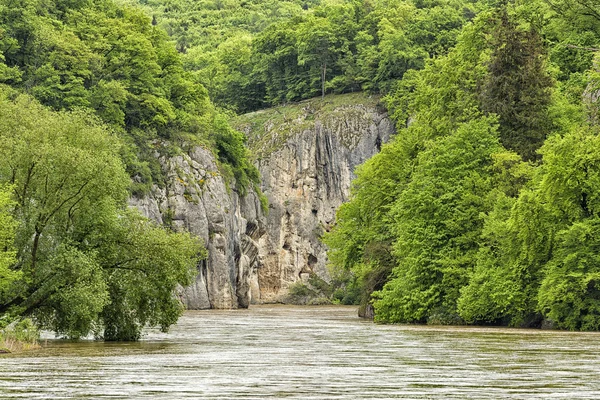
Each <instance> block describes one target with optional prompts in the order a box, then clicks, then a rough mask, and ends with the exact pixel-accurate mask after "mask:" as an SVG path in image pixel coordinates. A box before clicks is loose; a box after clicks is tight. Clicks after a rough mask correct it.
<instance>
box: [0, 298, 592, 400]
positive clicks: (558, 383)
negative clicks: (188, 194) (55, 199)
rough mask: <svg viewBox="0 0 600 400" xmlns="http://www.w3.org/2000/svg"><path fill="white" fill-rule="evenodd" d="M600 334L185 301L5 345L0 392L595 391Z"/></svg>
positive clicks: (113, 395)
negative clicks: (378, 320)
mask: <svg viewBox="0 0 600 400" xmlns="http://www.w3.org/2000/svg"><path fill="white" fill-rule="evenodd" d="M599 339H600V334H596V333H591V334H590V333H587V334H586V333H569V332H548V331H523V330H509V329H491V328H462V327H461V328H456V327H454V328H452V327H420V326H390V325H384V326H382V325H374V324H372V323H370V322H366V321H362V320H360V319H358V318H357V317H356V309H355V308H351V307H304V308H302V307H288V306H254V307H252V308H251V309H250V310H233V311H216V310H211V311H190V312H187V313H186V314H185V316H184V317H182V318H181V320H180V322H179V323H178V324H177V326H175V327H173V329H172V330H171V332H170V333H169V334H162V333H159V332H155V331H151V332H148V334H147V336H145V338H144V340H143V341H141V342H139V343H97V342H78V343H70V342H62V341H53V340H50V341H48V342H47V344H46V345H45V346H44V348H43V349H42V350H41V351H36V352H31V353H26V354H20V355H8V356H0V398H2V399H5V398H7V399H13V398H23V399H40V398H65V399H67V398H93V399H107V398H110V399H138V398H140V399H149V398H154V399H164V398H170V399H171V398H172V399H180V398H195V399H197V398H203V399H204V398H220V399H229V398H247V399H250V398H252V399H261V398H269V397H270V398H283V397H286V398H302V399H305V398H315V399H317V398H319V399H320V398H347V399H357V398H381V399H384V398H405V399H432V398H435V399H524V398H562V399H574V398H577V399H598V398H600V380H599V379H598V378H599V377H600V348H599V347H598V342H599Z"/></svg>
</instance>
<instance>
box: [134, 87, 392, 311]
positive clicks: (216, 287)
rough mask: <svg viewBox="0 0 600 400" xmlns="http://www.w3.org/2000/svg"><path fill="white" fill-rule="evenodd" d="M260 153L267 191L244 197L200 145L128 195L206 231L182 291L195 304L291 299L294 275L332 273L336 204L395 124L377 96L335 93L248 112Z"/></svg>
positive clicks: (155, 214) (176, 222)
mask: <svg viewBox="0 0 600 400" xmlns="http://www.w3.org/2000/svg"><path fill="white" fill-rule="evenodd" d="M237 127H238V128H239V129H242V130H244V131H245V132H246V134H247V136H248V138H249V145H250V146H251V148H252V150H253V152H254V154H255V155H256V156H257V159H256V164H257V166H258V167H259V170H260V173H261V176H262V185H261V186H262V191H263V192H264V194H266V196H267V197H268V200H269V212H268V214H267V215H264V213H263V211H262V209H261V205H260V201H259V197H258V195H257V194H256V193H254V192H252V191H250V192H249V194H248V195H246V196H244V197H241V196H239V195H238V193H237V192H236V191H235V190H232V189H231V188H230V187H229V186H228V184H227V182H226V180H225V179H224V178H223V177H222V176H221V174H220V172H219V169H218V166H217V163H216V161H215V158H214V156H213V154H212V153H211V152H210V151H209V150H206V149H203V148H201V147H195V148H193V149H192V150H190V151H188V152H187V153H183V154H180V155H177V156H172V157H159V160H160V164H161V166H162V169H163V173H164V174H165V177H166V179H165V183H164V185H163V186H161V187H159V186H154V187H153V189H152V192H151V194H150V195H147V196H146V197H144V198H136V197H134V198H132V199H131V200H130V203H131V205H132V206H134V207H137V208H138V209H139V210H141V211H142V213H143V214H144V215H146V216H148V217H149V218H152V219H154V220H155V221H157V222H159V223H161V224H165V225H169V226H171V227H173V228H175V229H186V230H188V231H190V232H191V233H193V234H195V235H197V236H198V237H200V238H202V239H203V240H204V243H205V246H206V248H207V250H208V258H207V259H206V260H204V261H202V262H201V263H200V264H199V265H198V276H197V278H196V281H195V282H194V284H192V285H191V286H190V287H187V288H182V289H181V291H180V296H181V298H182V299H183V301H184V303H185V304H186V306H187V308H188V309H205V308H238V307H248V305H249V304H250V303H251V302H255V303H264V302H276V301H282V300H284V299H285V296H286V295H287V292H288V287H289V285H290V284H292V283H294V282H296V281H298V280H301V279H307V278H308V276H309V275H310V274H317V275H318V276H320V277H321V278H323V279H325V280H328V279H329V274H328V271H327V268H326V263H327V254H326V250H327V249H326V247H325V246H324V245H323V244H322V243H321V241H320V238H321V236H322V234H323V232H325V231H327V230H329V229H330V227H331V225H332V224H333V222H334V219H335V211H336V209H337V208H338V207H339V206H340V205H341V204H342V203H343V202H344V201H346V200H347V199H348V195H349V189H350V182H351V180H352V178H353V177H354V175H353V171H354V168H355V167H356V166H357V165H359V164H361V163H363V162H364V161H365V160H367V159H368V158H369V157H371V156H373V155H374V154H375V153H377V152H378V151H379V149H380V147H381V144H382V143H384V142H386V141H387V140H389V138H390V135H392V133H393V125H392V123H391V122H390V121H389V120H388V118H387V115H386V113H385V112H384V111H382V110H381V109H380V108H378V105H377V99H375V98H367V97H365V96H363V95H360V94H354V95H346V96H333V97H329V98H326V100H325V101H320V100H313V101H308V102H303V103H299V104H295V105H293V106H287V107H281V108H277V109H270V110H265V111H260V112H256V113H253V114H248V115H245V116H242V117H240V118H239V120H238V121H237Z"/></svg>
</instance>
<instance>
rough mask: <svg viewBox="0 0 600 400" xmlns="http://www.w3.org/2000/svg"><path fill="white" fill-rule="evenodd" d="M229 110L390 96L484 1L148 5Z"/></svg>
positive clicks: (154, 1)
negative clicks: (355, 95) (332, 97)
mask: <svg viewBox="0 0 600 400" xmlns="http://www.w3.org/2000/svg"><path fill="white" fill-rule="evenodd" d="M141 3H142V4H144V5H146V7H147V8H148V9H149V10H150V12H151V13H152V14H153V18H154V19H155V21H156V23H157V24H158V26H163V27H164V28H165V29H166V30H167V32H169V34H170V35H171V36H172V37H173V38H174V39H175V40H176V42H177V48H178V49H179V51H180V52H181V53H183V54H184V55H183V58H184V64H185V67H186V69H187V70H189V71H193V72H194V74H195V76H197V77H198V79H199V80H200V81H201V82H202V83H203V84H204V85H205V86H206V87H207V88H208V90H209V93H210V96H211V99H212V100H213V101H215V102H216V103H217V104H219V105H220V106H222V107H226V108H231V109H233V110H235V111H237V112H248V111H252V110H256V109H258V108H261V107H264V106H265V105H276V104H280V103H287V102H290V101H297V100H301V99H306V98H310V97H313V96H316V95H319V94H320V95H321V96H323V95H324V94H325V93H326V92H327V93H331V92H333V93H346V92H353V91H357V90H361V89H362V90H369V91H371V92H385V91H388V90H389V89H390V88H391V86H392V85H393V82H394V81H395V80H396V79H399V78H401V77H402V76H403V74H404V73H405V72H406V71H408V70H410V69H415V68H421V67H422V66H423V64H424V62H425V60H426V59H427V58H429V57H437V56H439V55H442V54H444V53H446V52H447V50H448V49H449V48H451V47H452V46H453V45H454V44H455V41H456V35H457V34H458V32H459V31H460V28H461V27H462V26H463V25H464V23H465V22H466V21H468V20H469V19H470V18H472V16H473V15H474V14H475V13H476V12H477V11H478V9H479V8H480V7H479V6H478V4H477V2H472V1H462V0H439V1H434V2H422V1H416V0H393V1H374V2H372V1H367V0H324V1H318V0H315V1H300V0H288V1H256V0H244V1H238V0H232V1H229V2H227V4H225V3H214V2H208V1H193V2H192V1H190V0H177V1H168V2H167V1H164V0H150V1H141Z"/></svg>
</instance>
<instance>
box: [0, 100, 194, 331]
mask: <svg viewBox="0 0 600 400" xmlns="http://www.w3.org/2000/svg"><path fill="white" fill-rule="evenodd" d="M11 98H14V100H11ZM0 113H1V114H2V115H3V118H2V120H1V121H0V160H1V161H0V183H1V184H10V185H11V186H12V193H13V197H14V199H15V205H14V214H13V215H14V218H15V220H16V222H17V229H16V240H15V247H16V249H17V261H16V263H15V265H14V267H13V268H12V270H13V271H18V273H19V274H21V277H20V279H19V280H18V281H17V282H15V284H14V285H12V286H13V288H12V289H11V291H10V293H9V295H8V296H5V297H4V298H0V300H2V301H1V302H0V312H9V313H11V314H15V315H23V316H34V317H35V319H36V321H38V323H39V324H40V325H41V326H42V327H45V328H48V329H52V330H54V331H56V332H57V333H59V334H62V335H66V336H69V337H81V336H85V335H87V334H89V333H94V334H96V335H97V336H101V337H104V338H105V339H107V340H114V339H119V340H134V339H137V338H138V337H139V334H140V330H141V328H143V327H144V326H145V325H146V324H147V323H148V324H153V325H160V326H161V328H163V329H167V328H168V326H169V325H171V324H172V323H174V322H175V321H176V319H177V316H179V314H180V313H181V306H180V305H179V302H178V301H177V299H175V298H173V290H174V289H175V287H176V286H177V285H178V284H179V285H186V284H188V283H189V282H190V281H191V279H192V277H193V274H194V272H195V266H196V262H197V260H198V257H199V255H200V254H201V250H200V249H201V247H200V246H199V244H198V243H197V240H195V239H193V238H191V237H190V236H189V235H187V234H184V233H169V232H166V231H164V229H163V228H161V227H158V226H155V225H153V223H151V222H150V221H148V220H146V219H144V218H141V217H140V216H138V215H136V214H135V213H133V212H132V211H128V210H127V209H126V199H127V187H128V184H129V177H128V175H127V174H126V172H125V169H124V166H123V164H122V162H121V160H120V157H119V151H120V141H119V140H118V139H117V138H116V137H115V136H114V135H113V134H110V133H109V132H108V131H107V130H106V127H105V126H104V125H102V124H101V123H100V122H99V121H98V120H97V119H95V118H93V117H91V116H90V115H88V114H86V113H84V112H73V113H69V112H59V113H56V112H52V111H50V110H48V109H46V108H44V107H43V106H41V105H40V104H38V103H37V102H36V101H34V100H33V99H31V98H30V97H27V96H23V95H17V94H16V93H14V92H12V91H10V90H6V89H3V90H2V93H1V97H0Z"/></svg>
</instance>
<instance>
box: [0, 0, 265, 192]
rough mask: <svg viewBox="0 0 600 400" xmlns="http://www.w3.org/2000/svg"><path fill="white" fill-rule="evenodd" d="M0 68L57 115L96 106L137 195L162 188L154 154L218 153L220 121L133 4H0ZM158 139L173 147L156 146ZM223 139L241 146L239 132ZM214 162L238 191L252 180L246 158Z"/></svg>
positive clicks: (177, 57)
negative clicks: (199, 148)
mask: <svg viewBox="0 0 600 400" xmlns="http://www.w3.org/2000/svg"><path fill="white" fill-rule="evenodd" d="M0 63H1V64H0V65H1V66H0V69H1V70H2V71H4V72H5V73H4V74H3V81H4V82H5V83H7V84H9V85H10V86H12V87H13V88H16V89H19V90H22V91H24V92H27V93H29V94H30V95H32V96H33V97H35V98H36V99H37V100H39V101H40V102H41V103H42V104H44V105H47V106H50V107H52V108H53V109H55V110H75V109H88V110H93V112H94V113H95V114H96V115H97V116H98V117H99V118H100V119H101V120H102V121H103V122H105V123H107V124H109V125H110V126H111V127H112V128H113V129H115V131H117V132H120V136H121V137H122V138H123V140H124V142H126V143H127V146H125V147H123V148H122V155H123V159H124V160H125V161H126V165H127V170H128V172H129V174H130V176H132V178H134V181H135V182H136V183H137V184H136V185H134V187H133V188H132V189H133V191H134V192H137V193H139V194H143V193H144V192H147V191H148V190H149V188H150V187H151V185H152V183H158V184H162V183H163V182H162V181H163V180H164V177H163V176H162V171H161V168H160V165H158V161H157V157H156V155H155V153H156V152H157V151H158V152H166V151H168V149H169V147H170V146H173V145H175V146H180V147H184V145H188V146H189V145H190V143H191V144H205V145H208V146H209V147H211V148H213V149H214V150H215V152H218V151H221V152H222V147H223V146H220V142H219V140H220V136H219V135H216V137H215V136H214V135H213V132H214V131H215V130H223V128H222V127H221V126H220V125H221V122H220V121H222V120H223V118H224V117H223V116H222V115H221V113H220V112H219V111H218V110H217V109H216V108H215V107H214V106H213V105H212V104H211V102H210V100H209V98H208V94H207V91H206V89H205V88H204V87H203V86H202V85H201V84H200V83H199V82H198V81H197V79H196V78H194V76H193V75H192V74H191V73H189V72H186V71H184V68H183V61H182V59H181V57H180V55H179V54H178V53H177V51H176V49H175V47H174V46H173V45H172V44H171V42H170V41H169V38H168V36H167V34H166V33H165V32H164V31H162V30H161V29H159V28H158V27H156V26H153V25H152V24H151V19H150V18H149V17H148V16H147V15H146V14H145V13H144V11H143V10H141V9H140V8H139V7H132V6H128V5H122V4H120V3H117V2H115V1H112V0H101V1H95V2H88V1H85V2H63V1H58V2H43V1H39V0H26V1H24V2H20V3H17V2H14V1H8V0H2V1H0ZM230 136H231V135H230ZM165 141H166V142H169V143H170V144H169V145H168V146H162V145H160V144H161V143H164V142H165ZM229 141H230V142H231V143H232V146H237V147H240V146H243V137H239V135H238V136H237V137H234V136H232V137H231V138H229ZM219 156H220V157H221V158H222V159H224V160H226V161H225V162H226V163H228V164H227V165H229V168H230V169H231V170H232V171H234V174H233V175H235V176H236V178H237V183H238V184H239V185H240V189H241V191H242V192H245V191H246V189H247V188H249V187H250V184H249V182H258V179H257V173H256V171H255V169H253V167H252V166H251V165H249V163H248V161H247V155H246V154H245V153H244V152H237V153H236V154H227V155H226V156H223V155H222V154H219ZM235 157H240V158H235Z"/></svg>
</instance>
